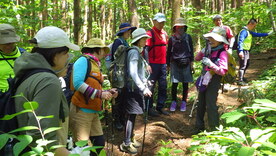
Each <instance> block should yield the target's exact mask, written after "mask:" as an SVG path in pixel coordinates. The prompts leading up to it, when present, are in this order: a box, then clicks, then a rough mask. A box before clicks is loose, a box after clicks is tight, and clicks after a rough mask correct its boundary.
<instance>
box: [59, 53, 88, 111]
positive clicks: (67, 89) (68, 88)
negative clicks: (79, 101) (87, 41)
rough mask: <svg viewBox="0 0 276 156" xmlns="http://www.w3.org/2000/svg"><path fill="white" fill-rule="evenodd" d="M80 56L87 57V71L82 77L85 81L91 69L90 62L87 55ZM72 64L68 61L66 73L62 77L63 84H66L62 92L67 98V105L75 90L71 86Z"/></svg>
mask: <svg viewBox="0 0 276 156" xmlns="http://www.w3.org/2000/svg"><path fill="white" fill-rule="evenodd" d="M82 56H83V57H85V58H86V59H87V71H86V75H85V78H84V81H86V79H87V78H88V76H89V73H90V71H91V63H90V57H89V56H86V55H81V56H80V57H82ZM73 66H74V63H69V64H68V67H67V73H66V75H65V76H64V77H63V79H64V81H65V84H66V87H65V88H63V93H64V95H65V97H66V99H67V103H68V106H70V103H71V99H72V96H73V95H74V92H75V89H74V87H73V82H72V73H73V72H72V71H73ZM90 77H91V76H90Z"/></svg>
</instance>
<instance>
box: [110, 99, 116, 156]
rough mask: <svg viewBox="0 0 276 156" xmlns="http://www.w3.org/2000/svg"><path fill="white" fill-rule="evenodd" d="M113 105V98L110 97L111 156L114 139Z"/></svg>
mask: <svg viewBox="0 0 276 156" xmlns="http://www.w3.org/2000/svg"><path fill="white" fill-rule="evenodd" d="M113 105H115V98H112V100H111V115H112V121H111V122H112V123H111V133H112V134H111V141H112V144H111V156H112V155H113V150H114V149H113V141H114V112H113Z"/></svg>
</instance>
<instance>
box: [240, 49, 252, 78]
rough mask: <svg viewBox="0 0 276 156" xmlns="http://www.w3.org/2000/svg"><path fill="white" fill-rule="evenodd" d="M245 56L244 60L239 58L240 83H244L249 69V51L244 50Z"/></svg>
mask: <svg viewBox="0 0 276 156" xmlns="http://www.w3.org/2000/svg"><path fill="white" fill-rule="evenodd" d="M243 55H244V59H243V60H242V59H241V58H240V57H239V64H240V67H239V81H243V78H244V75H245V71H246V70H247V68H248V67H249V60H250V59H249V51H248V50H244V51H243Z"/></svg>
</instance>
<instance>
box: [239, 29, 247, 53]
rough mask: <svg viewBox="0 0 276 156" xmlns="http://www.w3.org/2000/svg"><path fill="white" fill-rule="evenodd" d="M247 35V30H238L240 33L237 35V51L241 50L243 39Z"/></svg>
mask: <svg viewBox="0 0 276 156" xmlns="http://www.w3.org/2000/svg"><path fill="white" fill-rule="evenodd" d="M247 36H248V34H247V30H245V29H243V30H242V31H241V32H240V35H239V40H238V42H237V43H238V51H239V53H240V52H242V51H243V41H244V40H245V38H246V37H247Z"/></svg>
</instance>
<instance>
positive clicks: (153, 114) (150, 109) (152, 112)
mask: <svg viewBox="0 0 276 156" xmlns="http://www.w3.org/2000/svg"><path fill="white" fill-rule="evenodd" d="M148 115H149V116H151V117H158V116H159V114H158V112H156V111H155V110H154V109H152V108H149V112H148Z"/></svg>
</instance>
